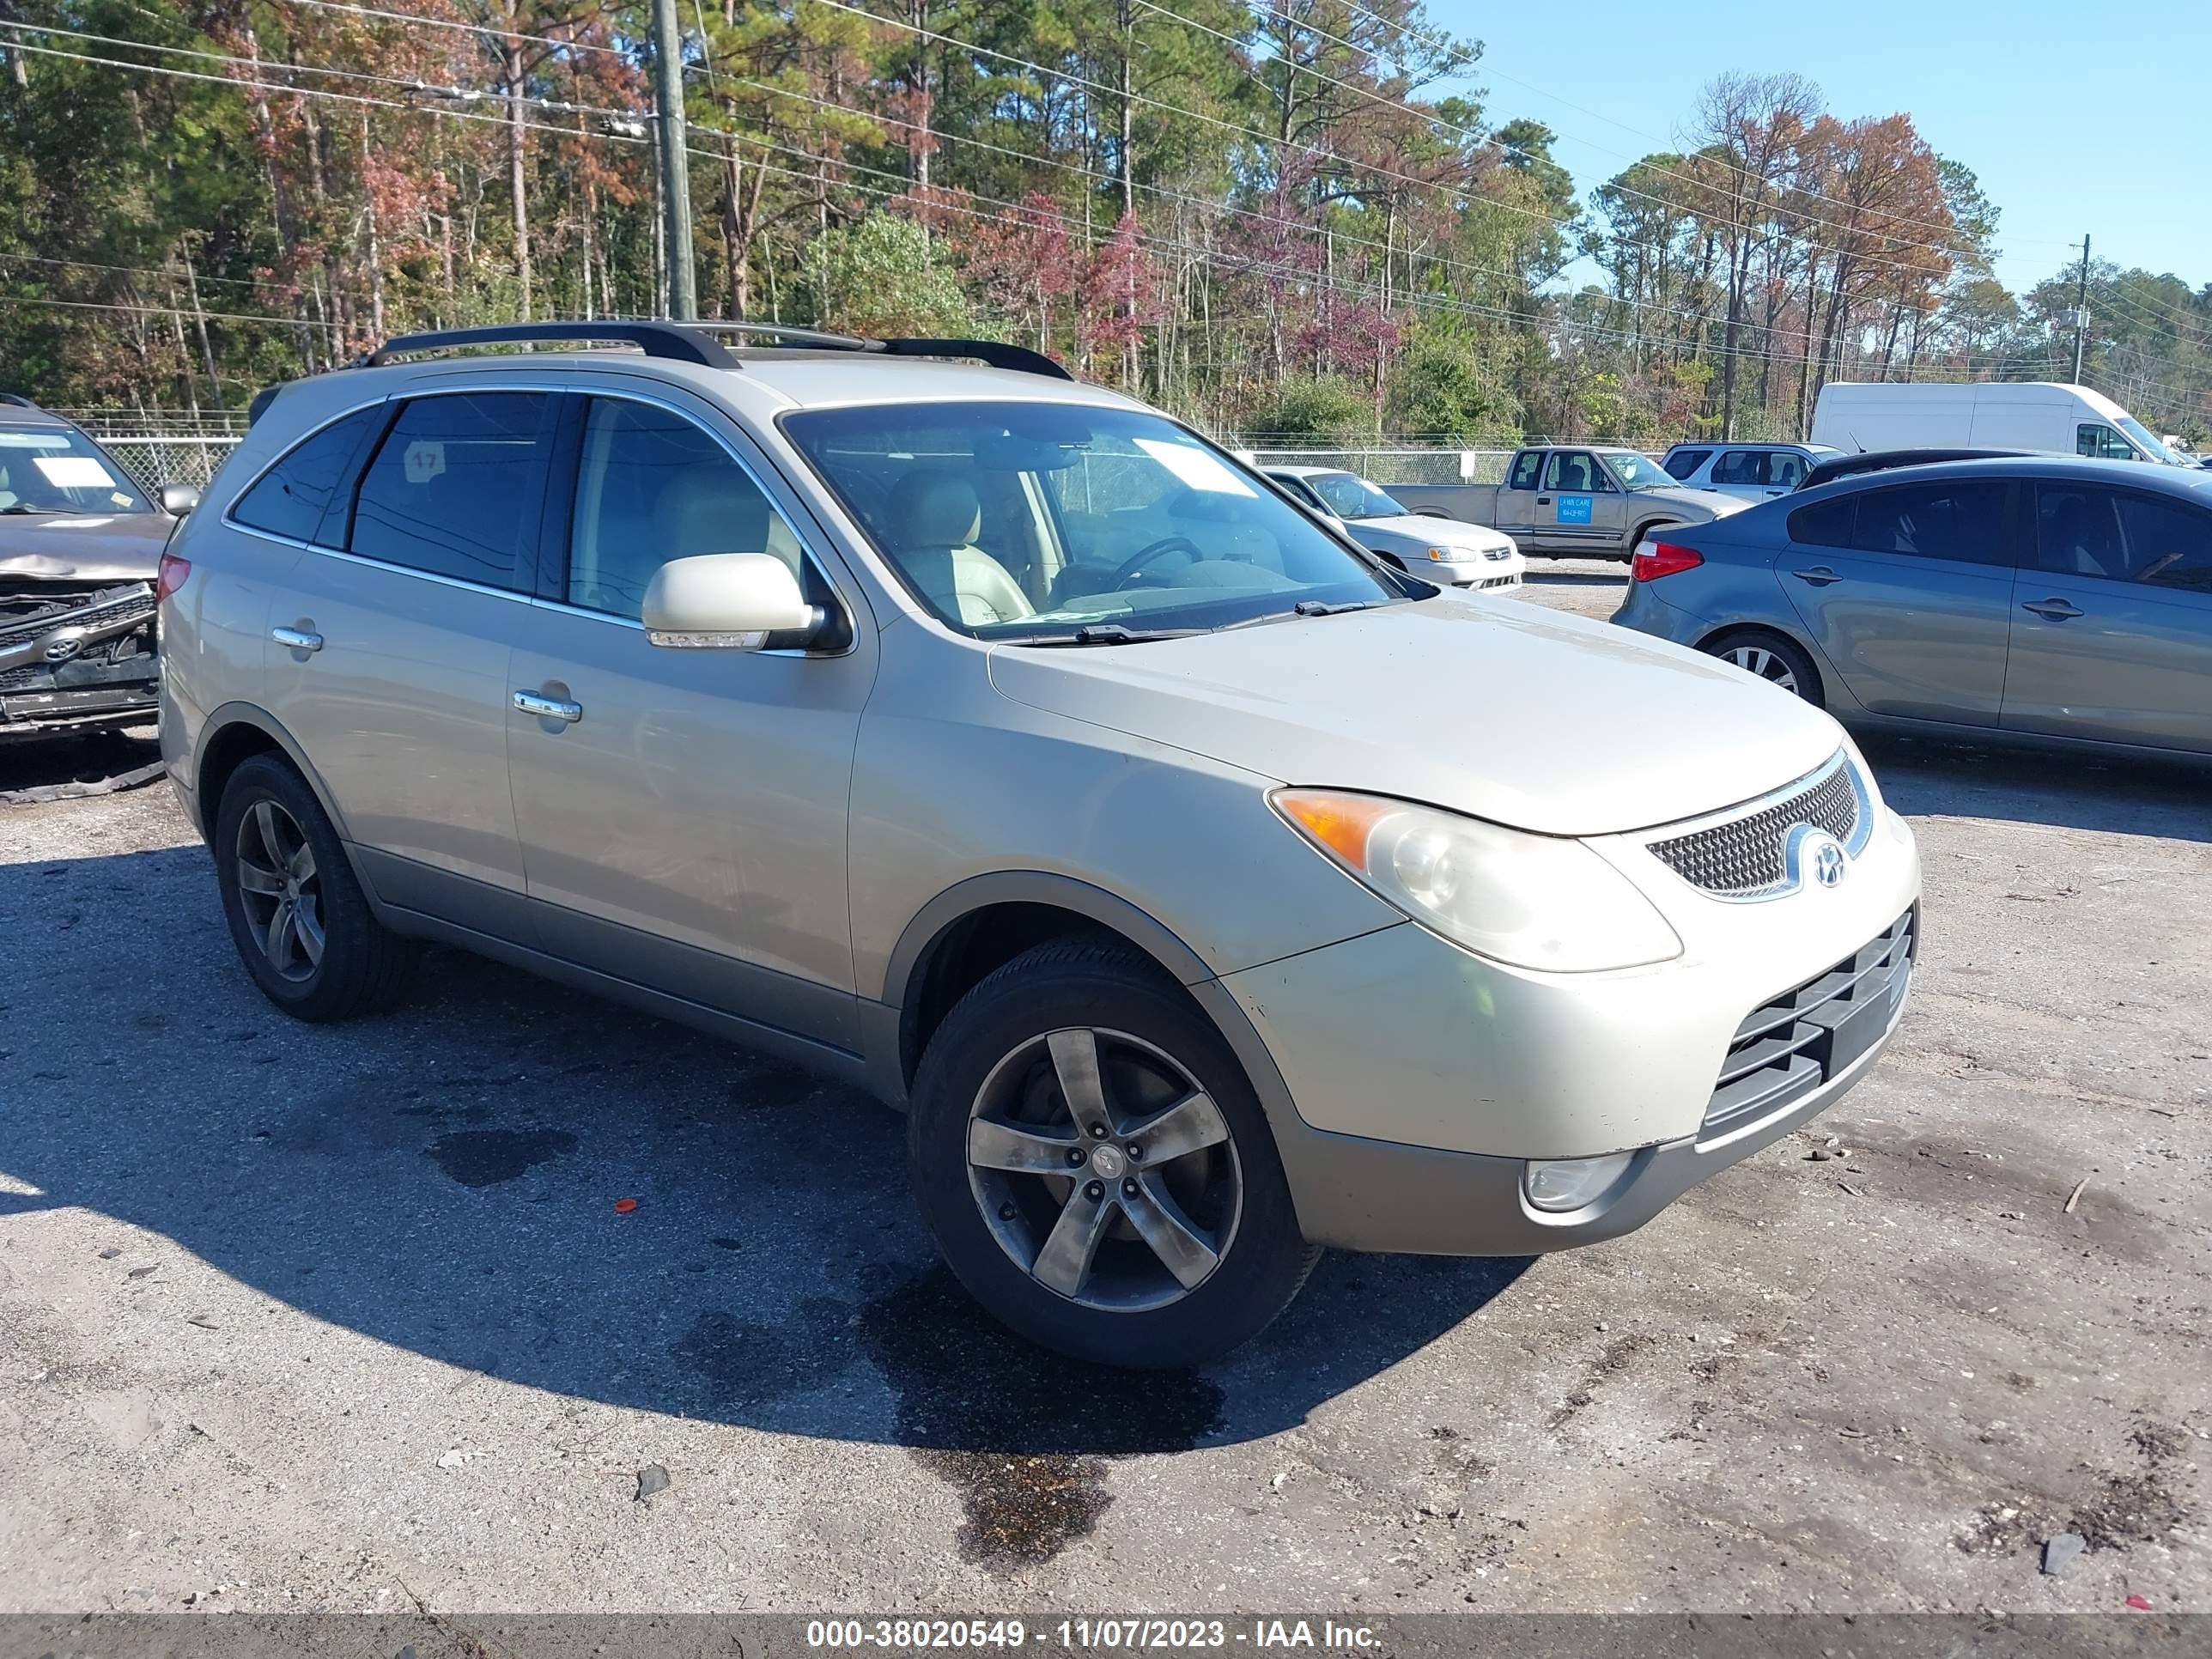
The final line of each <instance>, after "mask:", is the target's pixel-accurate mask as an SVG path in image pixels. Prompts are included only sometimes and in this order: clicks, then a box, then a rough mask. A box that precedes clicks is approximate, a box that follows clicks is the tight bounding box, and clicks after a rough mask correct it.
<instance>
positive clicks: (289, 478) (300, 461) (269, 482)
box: [230, 404, 386, 546]
mask: <svg viewBox="0 0 2212 1659" xmlns="http://www.w3.org/2000/svg"><path fill="white" fill-rule="evenodd" d="M385 413H386V410H385V407H384V405H383V404H370V405H369V406H368V408H367V409H356V410H354V412H353V413H352V414H350V415H348V416H345V417H344V418H343V419H342V420H337V421H333V422H331V423H330V425H328V426H326V427H325V428H323V429H322V430H321V431H319V432H318V433H315V434H314V435H313V436H311V437H308V438H306V439H303V440H302V441H301V442H299V443H298V444H295V446H294V447H293V448H292V450H291V452H290V453H289V454H287V455H286V456H285V457H284V458H283V459H282V460H280V461H278V462H277V463H276V465H274V466H272V467H270V469H269V470H268V471H266V472H264V473H263V474H262V475H261V476H260V477H258V478H257V479H255V480H254V481H253V484H252V488H251V489H247V490H246V493H245V494H244V495H240V497H239V498H238V501H237V502H236V504H235V505H234V506H233V507H231V509H230V516H231V517H232V518H234V519H235V520H237V521H238V522H239V523H240V524H242V525H245V526H247V527H248V528H250V529H253V530H265V531H267V532H269V533H270V535H272V536H286V537H289V538H291V539H292V540H294V541H295V542H312V541H317V540H322V541H325V542H326V543H327V544H329V545H331V546H337V544H339V542H340V541H341V540H342V539H343V536H344V532H345V526H344V524H343V522H338V523H334V524H332V525H331V526H327V528H326V531H325V533H323V534H321V535H319V534H318V532H317V526H320V525H322V524H323V515H324V513H325V512H326V511H327V510H328V508H329V507H330V504H331V500H332V499H333V498H334V497H335V496H337V495H338V493H339V492H340V491H341V490H343V489H344V488H345V487H346V486H347V485H348V484H349V483H351V482H352V481H353V471H352V468H353V462H354V458H355V457H356V456H357V455H358V454H360V453H361V447H362V445H363V444H365V443H367V442H368V436H369V432H370V430H371V428H374V427H376V426H377V425H379V424H380V423H381V422H382V421H383V419H384V416H385ZM343 516H344V515H343V513H339V514H334V515H333V517H334V518H335V519H338V520H343Z"/></svg>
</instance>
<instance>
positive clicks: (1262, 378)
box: [0, 0, 2212, 445]
mask: <svg viewBox="0 0 2212 1659" xmlns="http://www.w3.org/2000/svg"><path fill="white" fill-rule="evenodd" d="M679 7H680V11H679V16H680V20H681V21H682V22H683V24H684V28H685V31H686V44H685V62H684V87H685V99H686V112H687V115H688V118H689V120H690V137H689V147H690V194H691V205H692V209H693V225H694V236H693V240H692V246H690V247H687V248H682V249H674V250H671V249H669V248H667V247H665V246H664V245H663V237H662V230H661V225H662V222H663V221H662V216H661V214H660V213H659V191H660V188H661V180H660V179H659V169H658V167H657V164H656V158H655V154H654V149H653V142H652V140H653V100H652V93H651V85H650V80H649V76H648V75H647V68H648V58H647V42H648V40H649V38H650V27H649V18H648V16H647V15H646V11H645V9H644V8H643V7H642V6H640V5H635V4H630V3H624V0H0V58H4V60H5V61H4V64H0V191H4V199H6V200H7V201H8V202H9V204H10V206H11V208H12V209H13V211H11V212H10V213H9V214H7V215H5V216H0V387H4V388H6V389H10V390H16V391H21V392H27V393H30V394H32V395H33V396H36V397H37V398H40V399H41V400H42V401H46V402H49V403H52V404H57V405H63V406H80V407H104V408H120V409H136V410H149V411H153V410H161V411H173V412H179V413H183V414H185V415H209V414H214V413H235V412H236V411H238V410H242V409H243V407H244V405H245V404H246V400H247V399H248V398H249V397H250V396H251V395H252V392H253V391H254V390H255V389H256V388H258V386H263V385H265V384H268V383H269V382H270V381H273V380H278V379H282V378H284V377H287V376H289V375H294V374H300V373H301V372H303V371H310V370H313V369H317V368H325V367H329V366H331V365H332V364H335V363H337V362H343V361H346V360H347V359H349V357H352V356H357V355H358V354H359V353H360V352H362V350H363V349H367V348H368V346H370V345H372V344H373V343H375V342H377V341H379V340H380V339H383V338H385V337H389V336H391V335H392V334H396V333H401V332H404V331H410V330H414V329H422V328H436V327H450V326H458V325H468V324H472V323H483V322H489V321H503V320H509V319H518V318H521V319H527V318H542V317H554V316H563V317H566V316H573V317H585V318H601V317H617V316H643V315H653V314H659V313H663V312H665V307H666V299H667V295H666V281H665V270H666V269H667V266H668V262H669V260H670V259H671V258H688V259H689V260H690V261H691V263H692V268H693V270H694V273H695V280H696V288H697V292H698V295H699V299H700V303H701V307H702V312H703V313H705V314H707V315H709V316H715V317H726V318H731V319H766V320H774V321H779V322H787V323H792V324H795V325H796V324H805V325H815V326H823V327H828V328H832V329H837V330H841V331H851V332H859V333H903V334H973V335H984V336H989V337H1000V338H1006V339H1012V340H1019V341H1022V342H1024V343H1030V344H1035V345H1036V346H1039V347H1040V348H1042V349H1045V350H1048V351H1050V352H1052V353H1054V355H1056V356H1060V357H1061V358H1062V359H1063V360H1065V361H1066V362H1069V363H1071V364H1072V365H1073V366H1074V367H1076V368H1078V369H1079V372H1081V373H1083V374H1085V375H1086V376H1088V377H1091V378H1094V379H1097V380H1104V381H1108V382H1110V383H1114V384H1118V385H1121V386H1127V387H1128V388H1129V389H1131V390H1132V391H1133V392H1138V393H1139V395H1142V396H1144V397H1146V398H1151V399H1152V400H1154V401H1157V402H1158V403H1161V404H1165V405H1166V406H1168V407H1170V408H1171V409H1173V410H1176V411H1177V412H1179V413H1181V414H1182V415H1183V416H1186V417H1188V418H1189V419H1191V420H1193V421H1194V422H1196V423H1198V424H1200V425H1202V426H1204V427H1206V428H1208V429H1210V430H1212V431H1215V432H1217V433H1220V434H1223V435H1233V436H1237V437H1239V438H1242V439H1243V440H1244V441H1250V442H1256V443H1269V442H1291V441H1319V442H1325V443H1327V442H1337V443H1348V442H1354V441H1373V440H1378V439H1383V438H1387V439H1390V440H1395V441H1414V442H1423V443H1452V444H1468V445H1473V444H1483V443H1492V442H1507V441H1512V440H1514V439H1516V438H1518V437H1520V436H1522V435H1524V434H1526V435H1547V436H1556V437H1606V438H1615V439H1623V440H1627V441H1637V442H1658V441H1665V440H1668V439H1671V438H1674V437H1679V436H1684V435H1691V434H1695V433H1711V434H1721V433H1726V434H1729V435H1735V436H1738V437H1756V436H1787V435H1797V434H1800V433H1802V431H1803V430H1804V428H1805V425H1806V422H1807V421H1808V416H1809V411H1810V410H1811V407H1812V404H1813V401H1814V399H1815V398H1817V396H1818V392H1819V389H1820V386H1822V385H1823V384H1825V383H1826V381H1828V380H1833V379H1838V378H1844V379H1855V380H1864V379H1881V378H1887V379H1944V380H1960V379H1973V378H1984V379H1986V378H2002V379H2048V378H2058V379H2069V378H2071V375H2072V353H2073V337H2072V331H2071V328H2070V325H2069V323H2068V319H2069V316H2070V314H2071V308H2072V307H2074V305H2075V289H2076V283H2077V279H2078V273H2077V272H2076V271H2075V270H2074V269H2073V268H2072V267H2070V266H2069V265H2057V266H2055V268H2054V270H2053V271H2052V274H2051V277H2050V278H2049V279H2048V280H2046V281H2045V282H2043V283H2039V284H2037V285H2036V286H2035V287H2034V288H2033V289H2029V290H2028V291H2027V292H2025V293H2021V294H2014V293H2011V292H2009V291H2008V289H2006V288H2005V287H2004V285H2003V284H2002V283H2001V282H1999V281H1998V279H1997V278H1996V275H1995V273H1994V269H1993V265H1994V259H1995V257H1996V240H1997V232H1998V208H1997V205H1996V204H1994V203H1992V202H1990V200H1989V199H1988V198H1987V197H1986V196H1985V195H1984V192H1983V191H1982V190H1981V189H1980V187H1979V185H1978V183H1977V181H1976V179H1975V177H1974V175H1973V173H1972V171H1971V170H1970V169H1969V168H1968V167H1966V165H1965V164H1964V163H1962V162H1961V161H1957V160H1955V159H1953V158H1948V157H1944V156H1942V155H1937V154H1936V153H1935V151H1934V150H1933V149H1930V147H1929V145H1928V143H1926V141H1925V140H1924V139H1923V137H1921V136H1920V134H1919V133H1918V131H1917V130H1916V128H1915V127H1914V125H1913V123H1912V120H1911V117H1910V116H1908V115H1905V114H1901V113H1896V114H1888V115H1863V116H1846V115H1841V114H1838V113H1835V112H1830V111H1829V110H1827V109H1826V107H1825V105H1824V102H1823V100H1822V98H1821V95H1820V91H1819V89H1818V88H1816V87H1814V85H1813V84H1812V83H1811V82H1808V81H1807V80H1805V79H1803V78H1802V77H1801V76H1794V75H1783V74H1766V75H1753V74H1741V73H1731V74H1727V75H1723V76H1719V77H1718V78H1717V79H1716V80H1714V81H1713V82H1711V83H1710V84H1709V85H1708V86H1706V87H1705V88H1704V89H1703V90H1702V91H1701V92H1700V93H1699V94H1698V95H1697V97H1696V98H1695V100H1694V101H1693V103H1692V106H1690V107H1689V108H1688V109H1686V111H1685V112H1684V115H1683V118H1682V125H1681V127H1680V132H1679V134H1678V143H1677V148H1675V149H1671V150H1668V151H1663V152H1656V153H1654V154H1651V155H1646V156H1644V157H1643V158H1642V159H1641V160H1639V161H1637V162H1636V163H1635V164H1634V165H1633V166H1632V167H1628V168H1626V170H1624V171H1623V172H1621V173H1620V174H1618V175H1617V176H1616V177H1614V178H1613V179H1608V180H1607V181H1606V182H1604V183H1603V184H1602V185H1599V186H1597V187H1596V188H1595V189H1594V190H1592V191H1589V192H1588V193H1587V195H1586V196H1584V195H1581V194H1578V192H1577V189H1576V187H1575V185H1574V183H1573V181H1572V179H1571V177H1570V176H1569V174H1568V173H1567V172H1566V170H1565V168H1564V167H1561V166H1560V165H1559V162H1558V161H1556V160H1555V159H1554V157H1553V147H1554V145H1555V143H1557V138H1556V135H1555V134H1554V133H1553V131H1550V130H1549V129H1547V127H1546V126H1544V125H1542V124H1541V123H1539V122H1536V121H1534V120H1530V119H1527V118H1512V117H1510V116H1506V117H1504V118H1500V117H1499V115H1498V114H1497V113H1495V112H1493V111H1492V109H1491V107H1490V106H1489V104H1488V103H1487V101H1486V99H1485V98H1484V97H1483V96H1482V95H1480V94H1474V93H1470V92H1468V91H1467V90H1465V89H1464V88H1466V87H1467V86H1468V83H1469V81H1470V79H1471V77H1472V76H1473V75H1474V72H1475V71H1476V70H1477V69H1478V66H1479V64H1480V56H1481V47H1480V45H1479V43H1477V42H1474V41H1472V40H1461V39H1457V38H1455V37H1453V36H1450V35H1449V34H1447V33H1443V32H1442V31H1440V30H1438V29H1437V28H1436V27H1434V26H1433V25H1432V24H1431V21H1429V20H1428V18H1427V17H1426V15H1425V13H1424V10H1423V9H1422V6H1421V5H1420V3H1419V0H1371V3H1368V0H775V3H762V0H679ZM1453 88H1458V89H1456V90H1455V89H1453ZM1590 272H1595V273H1597V274H1598V275H1597V278H1596V279H1595V280H1588V281H1583V282H1581V283H1579V285H1577V283H1575V282H1574V281H1573V280H1572V279H1573V278H1574V277H1575V276H1580V275H1583V274H1585V273H1590ZM1563 277H1567V278H1569V279H1570V280H1568V281H1566V282H1563V281H1562V280H1561V279H1562V278H1563ZM2088 311H2089V315H2090V319H2091V335H2090V339H2089V343H2088V353H2087V359H2088V362H2087V374H2086V378H2087V379H2088V380H2089V381H2090V382H2091V384H2093V385H2095V386H2099V387H2100V389H2101V390H2104V391H2106V392H2108V393H2110V394H2111V395H2112V396H2114V397H2116V398H2118V399H2119V400H2120V401H2121V402H2122V403H2124V404H2127V405H2128V406H2129V407H2130V408H2131V409H2132V410H2134V411H2135V412H2136V413H2137V414H2138V415H2139V416H2142V418H2143V419H2144V420H2145V421H2147V422H2150V423H2151V424H2152V425H2154V426H2156V427H2158V428H2160V429H2161V430H2166V431H2179V432H2182V433H2185V434H2188V435H2191V436H2192V437H2196V438H2199V439H2201V438H2203V436H2205V435H2207V432H2208V428H2212V283H2208V284H2206V285H2204V286H2203V287H2201V288H2198V289H2191V288H2190V287H2189V286H2188V285H2187V284H2186V283H2184V282H2182V281H2181V280H2179V279H2178V278H2176V277H2173V276H2162V275H2154V274H2153V273H2150V272H2148V271H2144V270H2131V269H2124V268H2122V267H2120V266H2118V265H2116V264H2111V263H2109V262H2101V261H2100V262H2097V263H2095V264H2092V265H2091V267H2090V269H2089V272H2088ZM149 418H150V416H149Z"/></svg>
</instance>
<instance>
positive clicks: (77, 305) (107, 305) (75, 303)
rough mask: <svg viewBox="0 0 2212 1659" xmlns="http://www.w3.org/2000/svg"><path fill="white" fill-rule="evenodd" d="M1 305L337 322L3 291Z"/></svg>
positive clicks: (282, 324)
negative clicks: (58, 297) (19, 294)
mask: <svg viewBox="0 0 2212 1659" xmlns="http://www.w3.org/2000/svg"><path fill="white" fill-rule="evenodd" d="M0 305H7V306H46V307H58V308H59V309H61V310H64V311H130V312H137V313H141V314H143V315H145V316H150V317H191V318H194V319H198V318H205V319H207V320H208V321H209V322H211V323H258V324H261V325H265V326H269V327H274V328H321V329H335V328H336V327H337V324H335V323H318V322H313V321H310V320H308V319H306V318H301V317H275V316H262V315H258V314H255V313H248V312H243V311H186V310H185V309H184V308H183V307H179V306H155V305H125V304H123V303H122V302H120V301H94V300H45V299H33V298H30V297H28V296H18V295H12V294H0Z"/></svg>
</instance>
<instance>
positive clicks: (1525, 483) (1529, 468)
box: [1505, 449, 1544, 489]
mask: <svg viewBox="0 0 2212 1659" xmlns="http://www.w3.org/2000/svg"><path fill="white" fill-rule="evenodd" d="M1542 465H1544V452H1543V451H1542V450H1541V449H1524V450H1522V452H1521V453H1519V454H1518V455H1516V456H1515V457H1514V458H1513V476H1512V477H1510V478H1508V479H1507V480H1506V481H1505V487H1506V488H1507V489H1534V488H1535V487H1536V473H1537V471H1538V470H1539V469H1540V468H1541V467H1542Z"/></svg>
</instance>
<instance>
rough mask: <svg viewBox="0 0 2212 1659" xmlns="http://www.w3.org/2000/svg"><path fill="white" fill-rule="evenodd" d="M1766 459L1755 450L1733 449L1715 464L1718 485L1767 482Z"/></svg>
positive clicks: (1714, 472) (1714, 480)
mask: <svg viewBox="0 0 2212 1659" xmlns="http://www.w3.org/2000/svg"><path fill="white" fill-rule="evenodd" d="M1765 467H1766V457H1765V455H1763V454H1761V453H1759V451H1757V450H1755V449H1731V450H1730V451H1729V453H1727V454H1725V455H1723V456H1722V457H1721V458H1720V459H1718V460H1717V461H1715V462H1714V463H1713V482H1714V483H1717V484H1755V483H1765V482H1766V477H1765Z"/></svg>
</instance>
